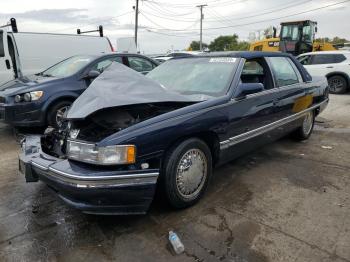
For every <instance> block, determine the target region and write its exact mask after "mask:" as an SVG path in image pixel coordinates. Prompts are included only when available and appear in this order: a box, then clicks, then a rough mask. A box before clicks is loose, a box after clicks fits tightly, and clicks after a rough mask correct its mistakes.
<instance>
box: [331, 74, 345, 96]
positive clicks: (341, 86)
mask: <svg viewBox="0 0 350 262" xmlns="http://www.w3.org/2000/svg"><path fill="white" fill-rule="evenodd" d="M328 85H329V92H330V93H332V94H344V93H346V91H347V89H348V83H347V81H346V79H345V77H343V76H340V75H335V76H331V77H329V78H328Z"/></svg>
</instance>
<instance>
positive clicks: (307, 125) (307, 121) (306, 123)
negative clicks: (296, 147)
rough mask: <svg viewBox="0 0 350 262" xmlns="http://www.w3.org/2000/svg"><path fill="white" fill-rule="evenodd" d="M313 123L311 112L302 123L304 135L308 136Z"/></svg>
mask: <svg viewBox="0 0 350 262" xmlns="http://www.w3.org/2000/svg"><path fill="white" fill-rule="evenodd" d="M312 123H313V114H312V112H309V113H307V115H306V116H305V118H304V121H303V131H304V134H306V135H308V134H309V133H310V132H311V129H312Z"/></svg>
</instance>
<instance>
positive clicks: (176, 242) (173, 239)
mask: <svg viewBox="0 0 350 262" xmlns="http://www.w3.org/2000/svg"><path fill="white" fill-rule="evenodd" d="M169 242H170V244H171V246H172V247H173V250H174V251H175V253H176V254H178V255H179V254H181V253H183V252H184V251H185V247H184V245H183V244H182V242H181V240H180V238H179V237H178V236H177V234H176V233H175V232H173V231H169Z"/></svg>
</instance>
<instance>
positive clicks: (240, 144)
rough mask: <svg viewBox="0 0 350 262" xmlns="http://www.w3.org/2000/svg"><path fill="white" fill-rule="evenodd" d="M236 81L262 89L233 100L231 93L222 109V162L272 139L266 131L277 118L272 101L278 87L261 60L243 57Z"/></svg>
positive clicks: (274, 100)
mask: <svg viewBox="0 0 350 262" xmlns="http://www.w3.org/2000/svg"><path fill="white" fill-rule="evenodd" d="M240 83H261V84H263V85H264V90H263V91H261V92H258V93H254V94H249V95H247V96H245V97H244V98H242V99H237V97H236V95H237V94H234V95H233V98H232V101H231V103H229V105H228V106H227V107H226V108H225V110H226V113H225V114H227V115H228V122H229V123H228V128H227V136H226V137H225V138H224V140H223V141H221V143H220V148H221V149H223V150H222V155H221V159H222V160H223V161H224V162H225V161H227V160H229V159H231V158H235V157H237V156H239V155H241V154H242V153H245V152H249V151H250V150H252V149H254V148H256V147H257V146H260V145H263V144H265V143H267V142H269V141H271V140H273V138H271V137H269V134H268V131H269V130H270V126H271V125H272V124H273V123H274V122H275V121H277V120H278V118H277V116H276V111H275V103H276V101H277V99H278V92H279V90H278V88H276V87H275V85H274V83H273V79H272V74H271V71H270V68H269V66H268V64H267V63H266V60H265V59H263V58H260V59H254V60H246V61H245V63H244V66H243V69H242V72H241V75H240Z"/></svg>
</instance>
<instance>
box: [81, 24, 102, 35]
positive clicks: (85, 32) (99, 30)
mask: <svg viewBox="0 0 350 262" xmlns="http://www.w3.org/2000/svg"><path fill="white" fill-rule="evenodd" d="M92 32H99V34H100V37H103V26H102V25H99V26H98V29H97V30H90V31H84V32H83V31H81V30H80V29H79V28H78V29H77V34H78V35H81V34H87V33H92Z"/></svg>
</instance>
